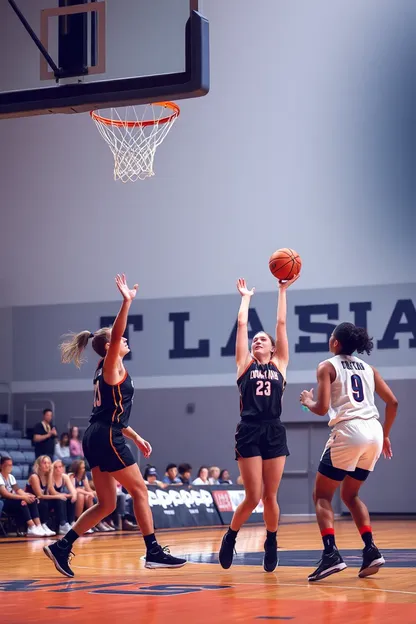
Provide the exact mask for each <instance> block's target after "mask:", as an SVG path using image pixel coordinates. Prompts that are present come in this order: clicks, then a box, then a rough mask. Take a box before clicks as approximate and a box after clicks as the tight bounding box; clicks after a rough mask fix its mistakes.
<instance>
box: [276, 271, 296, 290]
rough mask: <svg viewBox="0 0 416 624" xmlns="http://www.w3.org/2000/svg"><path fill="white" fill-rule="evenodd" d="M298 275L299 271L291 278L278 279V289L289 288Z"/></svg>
mask: <svg viewBox="0 0 416 624" xmlns="http://www.w3.org/2000/svg"><path fill="white" fill-rule="evenodd" d="M299 277H300V273H298V275H294V276H293V277H292V279H290V280H285V281H284V280H279V288H280V290H286V288H289V286H292V284H294V282H296V280H297V279H299Z"/></svg>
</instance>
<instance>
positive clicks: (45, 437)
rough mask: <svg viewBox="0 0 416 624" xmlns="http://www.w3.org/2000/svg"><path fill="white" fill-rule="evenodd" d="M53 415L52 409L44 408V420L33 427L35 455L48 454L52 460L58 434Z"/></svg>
mask: <svg viewBox="0 0 416 624" xmlns="http://www.w3.org/2000/svg"><path fill="white" fill-rule="evenodd" d="M52 417H53V413H52V410H50V409H44V410H43V420H42V421H41V422H40V423H37V424H36V425H35V426H34V427H33V446H34V447H35V456H36V457H40V456H41V455H48V457H49V458H50V460H51V461H52V457H53V452H54V450H55V438H56V437H57V435H58V434H57V432H56V429H55V427H54V426H53V424H52Z"/></svg>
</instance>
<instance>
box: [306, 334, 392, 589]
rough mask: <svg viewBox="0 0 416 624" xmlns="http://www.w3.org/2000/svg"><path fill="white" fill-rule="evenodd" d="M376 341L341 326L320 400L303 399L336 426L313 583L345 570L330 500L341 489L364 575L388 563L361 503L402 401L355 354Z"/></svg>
mask: <svg viewBox="0 0 416 624" xmlns="http://www.w3.org/2000/svg"><path fill="white" fill-rule="evenodd" d="M372 348H373V342H372V340H371V338H369V336H368V333H367V330H366V329H364V328H362V327H356V326H355V325H353V324H352V323H341V324H340V325H338V326H337V327H336V328H335V329H334V332H333V333H332V335H331V337H330V339H329V350H330V351H331V353H333V354H334V357H332V358H330V359H329V360H325V361H324V362H321V363H320V364H319V366H318V370H317V379H318V391H317V399H316V400H314V398H313V390H310V391H308V390H304V391H303V392H302V394H301V395H300V401H301V403H302V405H305V406H306V407H307V408H308V409H310V411H311V412H313V413H314V414H318V416H325V415H326V414H328V416H329V426H330V427H331V428H332V430H331V433H330V436H329V440H328V442H327V443H326V446H325V449H324V452H323V454H322V457H321V461H320V464H319V467H318V473H317V475H316V483H315V490H314V502H315V508H316V517H317V521H318V524H319V528H320V530H321V535H322V540H323V543H324V552H323V555H322V559H321V561H320V562H319V565H318V568H317V569H316V570H315V571H314V572H313V573H312V574H310V575H309V577H308V580H309V581H319V580H320V579H323V578H325V577H327V576H329V575H330V574H334V573H335V572H340V571H341V570H343V569H344V568H346V567H347V566H346V564H345V563H344V561H343V559H342V557H341V555H340V553H339V551H338V549H337V547H336V545H335V532H334V512H333V509H332V505H331V501H332V498H333V496H334V494H335V491H336V490H337V488H338V487H339V486H340V485H341V484H342V485H341V498H342V500H343V502H344V503H345V505H346V506H347V507H348V509H349V510H350V512H351V515H352V517H353V518H354V522H355V524H356V525H357V528H358V530H359V532H360V534H361V537H362V539H363V541H364V549H363V564H362V566H361V569H360V572H359V574H358V576H359V577H361V578H363V577H365V576H369V575H371V574H375V573H376V572H378V569H379V568H380V566H382V565H383V564H384V563H385V561H384V558H383V556H382V555H381V553H380V552H379V550H378V548H377V547H376V546H375V544H374V542H373V534H372V529H371V525H370V515H369V513H368V509H367V507H366V506H365V505H364V503H363V502H362V500H360V498H359V496H358V493H359V490H360V487H361V486H362V484H363V483H364V481H365V480H366V479H367V477H368V475H369V474H370V472H371V471H372V470H374V466H375V464H376V462H377V460H378V458H379V457H380V454H381V452H383V454H384V456H385V457H386V458H388V459H390V458H391V457H392V451H391V444H390V440H389V434H390V429H391V427H392V425H393V422H394V419H395V418H396V413H397V405H398V402H397V399H396V397H395V396H394V394H393V392H392V391H391V389H390V388H389V386H388V385H387V384H386V382H385V381H384V380H383V379H382V377H381V375H380V373H379V372H378V371H377V370H376V369H374V368H373V367H372V366H370V365H369V364H367V363H366V362H364V361H363V360H361V359H359V358H358V357H355V356H354V355H352V354H353V353H354V352H358V353H364V351H365V352H366V353H367V354H368V355H370V352H371V350H372ZM374 392H376V393H377V394H378V395H379V397H380V398H381V399H382V400H383V401H384V403H385V404H386V412H385V420H384V424H383V426H381V424H380V422H379V413H378V410H377V407H376V405H375V403H374Z"/></svg>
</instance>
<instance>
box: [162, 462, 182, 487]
mask: <svg viewBox="0 0 416 624" xmlns="http://www.w3.org/2000/svg"><path fill="white" fill-rule="evenodd" d="M162 480H163V483H166V484H167V485H178V484H181V483H182V481H181V480H180V479H179V477H178V467H177V465H176V464H168V465H167V466H166V473H165V476H164V477H163V479H162Z"/></svg>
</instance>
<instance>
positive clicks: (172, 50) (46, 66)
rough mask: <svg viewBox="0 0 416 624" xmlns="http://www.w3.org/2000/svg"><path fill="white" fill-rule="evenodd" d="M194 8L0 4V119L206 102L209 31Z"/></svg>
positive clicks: (81, 1) (74, 0) (156, 3)
mask: <svg viewBox="0 0 416 624" xmlns="http://www.w3.org/2000/svg"><path fill="white" fill-rule="evenodd" d="M200 4H201V0H92V1H88V0H3V2H2V3H1V7H0V52H1V56H2V59H3V62H2V63H1V67H0V118H4V117H18V116H30V115H39V114H47V113H61V112H62V113H78V112H85V111H90V110H93V109H96V108H104V107H105V108H108V107H113V106H127V105H129V104H136V103H137V104H139V103H148V102H157V101H164V100H179V99H184V98H190V97H199V96H203V95H205V94H206V93H207V92H208V90H209V25H208V21H207V20H206V19H205V18H204V17H203V16H202V15H201V13H200V10H201V7H200ZM45 57H46V58H45Z"/></svg>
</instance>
